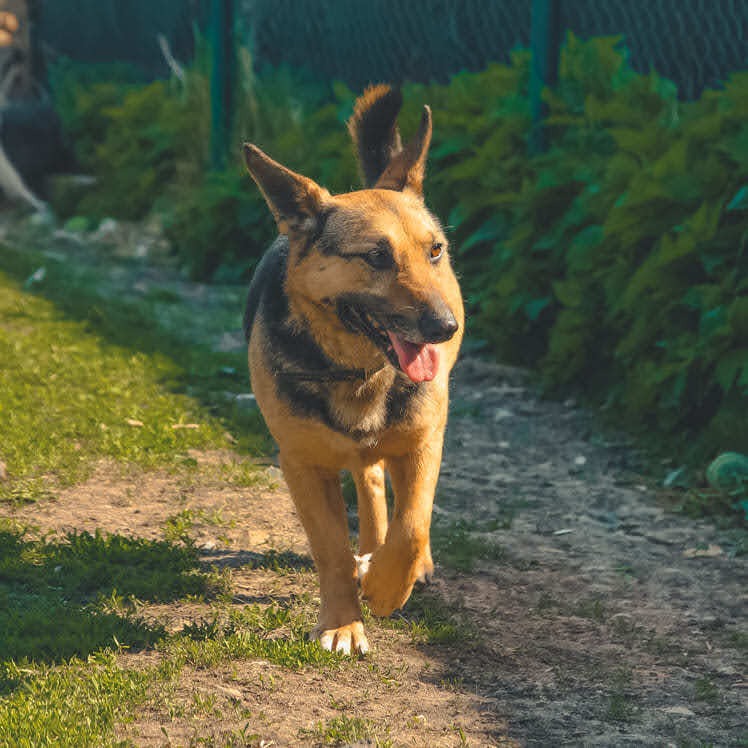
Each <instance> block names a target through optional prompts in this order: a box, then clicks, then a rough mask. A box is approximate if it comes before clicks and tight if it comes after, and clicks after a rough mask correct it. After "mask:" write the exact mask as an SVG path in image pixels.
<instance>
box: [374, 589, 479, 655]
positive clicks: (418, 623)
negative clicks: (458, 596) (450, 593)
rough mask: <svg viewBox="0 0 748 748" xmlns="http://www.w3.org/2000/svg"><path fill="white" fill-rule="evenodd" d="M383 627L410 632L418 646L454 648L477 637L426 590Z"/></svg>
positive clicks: (382, 623) (439, 600)
mask: <svg viewBox="0 0 748 748" xmlns="http://www.w3.org/2000/svg"><path fill="white" fill-rule="evenodd" d="M380 623H381V625H383V626H389V627H391V628H395V629H399V630H401V631H406V632H407V633H408V634H410V637H411V639H412V640H413V642H414V643H416V644H452V643H455V642H464V641H467V640H469V639H471V638H472V637H473V632H472V631H471V630H470V628H469V627H468V625H467V623H466V622H464V621H460V620H458V619H457V618H456V617H455V614H454V611H452V610H450V609H449V608H447V606H446V605H445V604H444V602H443V601H442V600H441V598H439V597H437V596H436V595H435V594H433V593H431V592H428V591H423V590H416V591H414V592H413V594H412V595H411V597H410V599H409V600H408V602H407V604H406V606H405V608H404V609H403V610H402V611H401V612H400V613H398V614H397V615H396V616H393V617H392V618H385V619H381V620H380Z"/></svg>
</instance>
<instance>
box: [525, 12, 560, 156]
mask: <svg viewBox="0 0 748 748" xmlns="http://www.w3.org/2000/svg"><path fill="white" fill-rule="evenodd" d="M530 48H531V50H532V63H531V70H530V112H531V114H532V131H531V132H530V151H531V153H540V152H542V151H544V150H545V147H546V143H545V133H544V132H543V119H544V117H545V114H546V111H545V110H546V107H545V105H544V104H543V89H544V88H545V87H547V86H555V85H556V83H557V81H558V62H559V51H560V48H561V0H532V26H531V29H530Z"/></svg>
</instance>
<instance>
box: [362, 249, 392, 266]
mask: <svg viewBox="0 0 748 748" xmlns="http://www.w3.org/2000/svg"><path fill="white" fill-rule="evenodd" d="M364 259H365V260H366V262H368V263H369V265H371V266H372V267H373V268H375V269H377V270H388V269H389V268H391V267H392V266H393V265H394V264H395V260H394V259H393V257H392V252H390V250H389V249H385V248H384V247H377V248H376V249H372V250H371V252H367V253H366V254H365V255H364Z"/></svg>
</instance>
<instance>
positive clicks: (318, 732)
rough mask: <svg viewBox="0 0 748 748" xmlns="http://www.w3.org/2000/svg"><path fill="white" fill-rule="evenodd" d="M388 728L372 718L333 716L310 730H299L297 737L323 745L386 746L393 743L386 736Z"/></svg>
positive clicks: (381, 747) (380, 747)
mask: <svg viewBox="0 0 748 748" xmlns="http://www.w3.org/2000/svg"><path fill="white" fill-rule="evenodd" d="M388 735H389V728H388V727H386V726H385V725H379V724H377V723H376V722H374V720H371V719H364V718H362V717H347V716H346V715H344V714H343V715H341V716H339V717H333V718H332V719H330V720H327V722H322V721H320V722H317V724H316V725H315V726H314V728H313V729H311V730H299V738H301V739H302V740H305V741H310V740H311V741H314V743H315V744H317V743H322V744H323V745H351V744H359V745H364V744H366V745H375V746H378V747H379V748H388V747H389V746H391V745H393V743H392V740H390V738H389V737H388Z"/></svg>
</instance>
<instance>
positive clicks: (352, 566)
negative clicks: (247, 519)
mask: <svg viewBox="0 0 748 748" xmlns="http://www.w3.org/2000/svg"><path fill="white" fill-rule="evenodd" d="M281 468H282V470H283V475H284V477H285V479H286V483H287V484H288V488H289V490H290V491H291V496H292V497H293V500H294V504H295V505H296V511H297V512H298V514H299V518H300V519H301V523H302V524H303V525H304V529H305V530H306V534H307V537H308V538H309V543H310V545H311V547H312V555H313V556H314V561H315V563H316V565H317V571H318V572H319V585H320V599H321V604H320V612H319V622H318V623H317V626H316V627H315V628H314V629H313V630H312V632H311V636H312V638H314V639H318V640H319V643H320V644H321V645H322V647H323V648H324V649H327V650H329V651H333V652H344V653H345V654H351V653H356V652H359V653H361V654H365V653H366V652H368V651H369V643H368V642H367V640H366V635H365V634H364V625H363V622H362V620H361V607H360V605H359V602H358V589H357V586H356V563H355V561H354V558H353V552H352V551H351V546H350V542H349V538H348V519H347V515H346V511H345V503H344V501H343V493H342V491H341V488H340V477H339V475H338V473H337V472H331V471H324V470H321V469H319V468H315V467H310V466H308V465H304V464H301V463H298V462H295V461H294V460H292V459H285V458H284V457H283V456H281Z"/></svg>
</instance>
